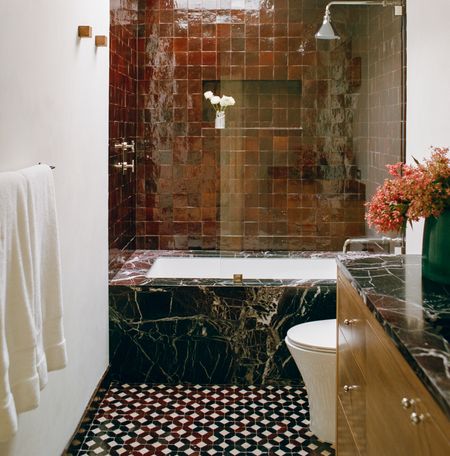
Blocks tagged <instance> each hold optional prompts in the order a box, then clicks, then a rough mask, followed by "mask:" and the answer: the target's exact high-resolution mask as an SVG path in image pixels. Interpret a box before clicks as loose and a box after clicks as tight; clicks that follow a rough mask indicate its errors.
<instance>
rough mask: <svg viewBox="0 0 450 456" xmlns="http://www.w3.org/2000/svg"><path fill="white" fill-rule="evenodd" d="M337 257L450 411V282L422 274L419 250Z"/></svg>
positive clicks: (417, 371)
mask: <svg viewBox="0 0 450 456" xmlns="http://www.w3.org/2000/svg"><path fill="white" fill-rule="evenodd" d="M338 263H339V267H340V269H341V271H342V272H343V274H344V275H345V276H346V277H347V279H348V280H349V281H350V282H351V284H352V286H353V287H354V288H355V289H356V290H357V291H358V293H359V294H360V295H361V297H362V298H363V300H364V302H365V303H366V305H367V307H368V308H369V309H370V310H371V312H372V313H373V314H374V315H375V317H376V318H377V320H378V321H379V322H380V323H381V325H382V326H383V328H384V329H385V331H386V333H387V334H388V335H389V336H390V338H391V339H392V340H393V342H394V343H395V345H396V346H397V347H398V349H399V351H400V352H401V353H402V354H403V356H404V358H405V360H406V361H407V362H408V363H409V365H410V366H411V367H412V369H413V370H414V371H415V372H416V374H417V376H418V377H419V378H420V380H421V381H422V382H423V384H424V385H425V387H426V388H427V389H428V390H429V392H430V393H431V394H432V396H433V397H434V398H435V399H436V401H437V402H438V403H439V404H440V405H441V407H442V408H443V410H444V411H445V413H446V414H447V416H449V417H450V347H449V340H450V339H449V337H450V286H444V285H440V284H437V283H434V282H431V281H429V280H427V279H425V278H423V277H422V266H421V256H420V255H402V256H370V257H365V258H347V257H345V256H341V257H339V259H338Z"/></svg>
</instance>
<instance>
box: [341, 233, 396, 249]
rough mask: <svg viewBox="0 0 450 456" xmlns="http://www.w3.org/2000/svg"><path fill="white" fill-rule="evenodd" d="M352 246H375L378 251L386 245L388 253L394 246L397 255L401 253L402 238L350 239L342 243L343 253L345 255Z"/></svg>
mask: <svg viewBox="0 0 450 456" xmlns="http://www.w3.org/2000/svg"><path fill="white" fill-rule="evenodd" d="M352 244H375V245H377V246H378V247H379V248H380V249H383V245H386V244H388V246H389V253H390V252H391V246H392V245H393V246H394V249H395V253H397V248H400V252H399V253H403V245H404V243H403V238H402V237H396V238H391V237H389V236H383V237H381V238H375V237H373V238H370V237H366V238H350V239H346V241H345V242H344V247H343V248H342V252H343V253H347V252H348V249H349V248H350V246H351V245H352Z"/></svg>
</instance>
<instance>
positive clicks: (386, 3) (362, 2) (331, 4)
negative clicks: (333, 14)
mask: <svg viewBox="0 0 450 456" xmlns="http://www.w3.org/2000/svg"><path fill="white" fill-rule="evenodd" d="M333 5H356V6H361V5H365V6H371V5H372V6H384V7H386V6H401V3H400V2H392V1H390V2H389V1H383V2H375V1H374V2H372V1H369V0H368V1H360V2H351V1H348V2H346V1H344V0H343V1H340V0H337V1H334V2H330V3H328V5H327V6H326V8H325V16H329V15H330V7H331V6H333Z"/></svg>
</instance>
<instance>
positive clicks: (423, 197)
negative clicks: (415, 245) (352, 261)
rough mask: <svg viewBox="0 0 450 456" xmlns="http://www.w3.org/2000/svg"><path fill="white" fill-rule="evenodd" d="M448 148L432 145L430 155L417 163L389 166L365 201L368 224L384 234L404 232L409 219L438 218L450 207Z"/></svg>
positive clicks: (449, 159)
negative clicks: (387, 177) (381, 180)
mask: <svg viewBox="0 0 450 456" xmlns="http://www.w3.org/2000/svg"><path fill="white" fill-rule="evenodd" d="M448 152H449V149H448V148H440V147H432V153H431V158H429V159H425V160H424V163H419V162H418V161H417V160H414V161H415V165H412V166H410V165H406V164H404V163H396V164H395V165H387V168H388V170H389V174H390V175H391V176H392V178H390V179H386V180H385V181H384V184H383V185H381V186H380V187H378V188H377V190H376V192H375V194H374V196H373V197H372V200H371V201H370V202H368V203H366V207H367V208H368V210H367V214H366V220H367V223H368V224H369V226H371V227H373V228H375V229H376V230H377V231H380V232H382V233H388V232H392V231H400V232H401V231H404V230H405V228H406V222H407V221H409V222H410V223H411V222H413V221H417V220H419V218H421V217H423V218H427V217H431V216H434V217H439V215H440V214H441V213H442V212H443V211H444V210H445V209H446V208H449V207H450V158H449V157H448V155H447V154H448Z"/></svg>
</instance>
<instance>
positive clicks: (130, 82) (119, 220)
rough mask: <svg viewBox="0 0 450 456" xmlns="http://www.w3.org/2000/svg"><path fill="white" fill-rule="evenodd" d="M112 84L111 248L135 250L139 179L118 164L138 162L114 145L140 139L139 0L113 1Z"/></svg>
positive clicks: (110, 159) (130, 153)
mask: <svg viewBox="0 0 450 456" xmlns="http://www.w3.org/2000/svg"><path fill="white" fill-rule="evenodd" d="M110 16H111V26H110V85H109V96H110V105H109V246H110V248H111V249H124V248H134V239H135V234H136V178H135V174H133V173H132V172H131V171H127V172H126V173H125V174H123V173H122V170H121V169H120V168H117V167H115V166H114V165H115V164H117V163H120V162H123V161H127V162H128V163H129V162H131V160H133V159H135V156H134V154H133V153H132V152H127V153H126V154H125V155H124V156H123V155H122V152H121V151H118V150H117V149H116V148H115V147H114V145H115V144H117V143H119V142H121V141H123V140H124V139H125V140H127V141H131V140H135V139H136V132H137V81H138V59H137V19H138V2H137V0H112V1H111V7H110Z"/></svg>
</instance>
